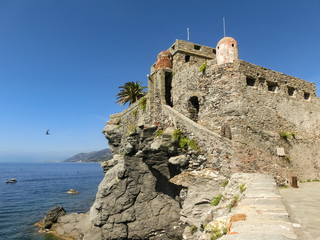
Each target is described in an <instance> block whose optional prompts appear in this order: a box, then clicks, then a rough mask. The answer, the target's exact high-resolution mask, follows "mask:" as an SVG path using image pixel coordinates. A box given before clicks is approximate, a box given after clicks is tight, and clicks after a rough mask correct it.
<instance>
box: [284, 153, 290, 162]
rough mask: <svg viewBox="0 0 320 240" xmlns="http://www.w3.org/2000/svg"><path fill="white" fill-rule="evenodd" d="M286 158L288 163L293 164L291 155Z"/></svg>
mask: <svg viewBox="0 0 320 240" xmlns="http://www.w3.org/2000/svg"><path fill="white" fill-rule="evenodd" d="M284 158H285V159H286V160H287V162H288V163H291V157H290V156H289V155H286V156H285V157H284Z"/></svg>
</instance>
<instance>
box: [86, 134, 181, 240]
mask: <svg viewBox="0 0 320 240" xmlns="http://www.w3.org/2000/svg"><path fill="white" fill-rule="evenodd" d="M156 129H157V128H147V129H145V130H142V129H137V130H135V131H133V132H132V133H131V134H130V135H129V136H128V137H127V142H128V143H127V146H126V147H125V149H124V150H125V155H124V158H123V159H122V160H119V157H118V156H117V162H118V163H117V164H116V165H115V166H113V167H112V168H110V169H109V170H108V171H107V172H106V174H105V177H104V179H103V180H102V182H101V183H100V186H99V190H98V194H97V196H96V200H95V202H94V205H93V206H92V207H91V209H90V220H91V221H92V223H93V224H94V226H96V227H99V228H101V231H102V239H161V240H165V239H181V236H182V231H183V230H182V228H181V227H180V224H179V219H180V210H181V203H180V202H179V194H180V189H181V188H180V187H179V186H177V185H175V184H173V183H170V182H169V179H170V177H172V175H173V174H174V172H175V167H174V166H173V165H171V164H169V162H168V159H169V158H170V154H169V152H170V151H168V148H169V146H170V141H171V139H169V138H161V139H156V143H155V142H153V138H154V137H153V133H154V132H155V130H156ZM109 133H110V135H108V134H109ZM110 136H111V137H112V136H113V133H112V132H110V131H109V132H107V137H108V138H109V137H110ZM109 143H110V142H109ZM151 145H152V146H151Z"/></svg>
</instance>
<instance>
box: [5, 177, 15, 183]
mask: <svg viewBox="0 0 320 240" xmlns="http://www.w3.org/2000/svg"><path fill="white" fill-rule="evenodd" d="M16 182H17V179H15V178H11V179H10V180H6V183H16Z"/></svg>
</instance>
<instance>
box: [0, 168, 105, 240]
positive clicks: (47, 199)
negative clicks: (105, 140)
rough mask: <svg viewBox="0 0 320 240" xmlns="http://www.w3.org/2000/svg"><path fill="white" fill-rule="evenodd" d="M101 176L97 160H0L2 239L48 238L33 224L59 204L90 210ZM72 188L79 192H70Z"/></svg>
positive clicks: (0, 221) (0, 220) (72, 210)
mask: <svg viewBox="0 0 320 240" xmlns="http://www.w3.org/2000/svg"><path fill="white" fill-rule="evenodd" d="M10 178H16V179H17V182H16V183H5V181H6V180H7V179H10ZM102 178H103V171H102V169H101V167H100V164H98V163H0V239H1V240H9V239H17V240H20V239H21V240H43V239H48V236H45V235H44V234H40V233H38V232H37V231H38V228H37V227H35V226H34V224H35V223H36V222H37V221H39V220H40V219H41V218H43V217H44V216H45V214H46V213H47V212H48V210H50V209H51V208H53V207H56V206H62V207H63V208H64V209H65V210H66V211H67V214H68V213H71V212H77V213H85V212H87V211H88V210H89V209H90V207H91V205H92V204H93V201H94V199H95V195H96V193H97V190H98V185H99V183H100V182H101V180H102ZM71 188H72V189H75V190H77V191H78V192H79V194H78V195H72V194H67V193H66V192H67V191H68V190H69V189H71Z"/></svg>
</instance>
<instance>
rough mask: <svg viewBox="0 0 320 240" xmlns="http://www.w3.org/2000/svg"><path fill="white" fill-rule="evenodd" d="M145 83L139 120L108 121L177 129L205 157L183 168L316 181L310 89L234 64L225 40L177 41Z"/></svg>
mask: <svg viewBox="0 0 320 240" xmlns="http://www.w3.org/2000/svg"><path fill="white" fill-rule="evenodd" d="M200 68H202V69H201V70H200ZM148 78H149V80H148V95H147V111H146V114H144V119H143V121H142V120H141V116H140V118H135V119H132V117H130V115H131V114H128V113H129V112H132V111H134V109H135V105H134V106H132V107H129V108H128V109H126V110H125V111H124V112H123V113H120V114H115V115H112V116H111V118H110V122H114V121H116V119H119V118H121V120H122V122H123V123H125V122H130V123H131V126H132V124H133V122H136V123H135V126H138V125H141V124H142V123H141V122H144V123H146V122H147V123H149V124H151V125H152V124H156V125H158V126H161V127H162V128H166V127H167V126H174V127H175V128H179V129H181V130H182V132H183V133H184V134H186V135H187V136H188V137H191V138H193V139H195V140H196V141H197V142H198V144H199V146H201V147H202V148H203V149H205V150H206V152H207V154H206V156H205V159H203V160H202V161H196V162H195V161H192V160H191V161H190V165H189V168H190V169H201V168H205V167H213V168H215V169H218V170H219V171H221V172H222V173H223V174H226V175H228V174H229V173H232V172H260V173H268V174H271V175H272V176H274V177H276V178H277V181H278V183H279V184H285V183H289V180H291V177H292V176H297V177H298V178H299V179H301V180H307V179H318V178H320V175H319V169H320V158H319V154H320V142H319V134H320V129H319V126H320V122H319V121H320V101H319V99H318V98H317V96H316V90H315V85H314V84H313V83H310V82H306V81H304V80H302V79H299V78H295V77H292V76H288V75H285V74H283V73H280V72H275V71H272V70H269V69H266V68H263V67H260V66H257V65H254V64H251V63H248V62H245V61H243V60H240V59H239V47H238V44H237V42H236V40H235V39H233V38H231V37H225V38H223V39H221V40H220V41H219V43H218V44H217V46H216V48H211V47H207V46H203V45H199V44H194V43H191V42H187V41H182V40H176V41H175V43H174V44H173V45H172V46H171V47H170V48H169V49H168V50H166V51H162V52H161V53H160V54H159V55H158V58H157V60H156V63H155V64H154V65H152V67H151V73H150V75H149V76H148ZM125 116H127V117H128V116H129V119H127V120H126V117H125ZM137 119H139V120H137ZM139 122H140V123H139ZM127 127H128V124H127Z"/></svg>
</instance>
